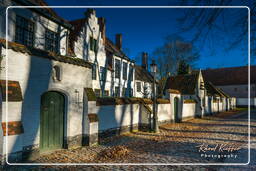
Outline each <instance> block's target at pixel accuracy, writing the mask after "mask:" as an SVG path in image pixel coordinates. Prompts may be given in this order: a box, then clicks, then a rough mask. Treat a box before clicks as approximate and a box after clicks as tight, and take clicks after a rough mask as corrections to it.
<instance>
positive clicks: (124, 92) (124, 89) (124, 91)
mask: <svg viewBox="0 0 256 171" xmlns="http://www.w3.org/2000/svg"><path fill="white" fill-rule="evenodd" d="M125 95H126V88H125V87H124V88H123V92H122V96H123V97H125Z"/></svg>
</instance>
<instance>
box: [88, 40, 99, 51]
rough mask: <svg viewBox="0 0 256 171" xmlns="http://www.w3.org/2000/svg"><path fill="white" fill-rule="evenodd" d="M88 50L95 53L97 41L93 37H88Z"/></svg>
mask: <svg viewBox="0 0 256 171" xmlns="http://www.w3.org/2000/svg"><path fill="white" fill-rule="evenodd" d="M89 46H90V50H91V51H93V52H95V53H96V52H97V40H96V39H94V38H93V37H90V44H89Z"/></svg>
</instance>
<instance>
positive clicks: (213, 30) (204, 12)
mask: <svg viewBox="0 0 256 171" xmlns="http://www.w3.org/2000/svg"><path fill="white" fill-rule="evenodd" d="M181 5H196V6H233V5H239V6H248V7H249V8H250V18H251V21H250V23H251V27H250V29H251V52H252V60H253V61H255V55H256V46H255V43H256V34H255V31H256V1H254V2H253V1H244V0H242V1H235V0H215V1H206V0H197V1H193V2H192V1H188V0H183V1H182V2H181ZM178 22H179V24H180V26H181V28H180V30H181V32H182V33H184V32H187V31H189V32H191V31H192V32H193V33H194V34H193V36H192V42H194V43H195V42H197V43H199V44H201V47H203V46H204V45H208V47H209V48H211V47H212V46H214V45H216V44H220V43H221V45H222V47H223V50H227V51H228V50H232V49H234V48H238V47H240V48H241V49H242V50H245V51H247V49H248V47H247V44H248V43H247V41H248V10H247V8H196V9H193V8H191V9H186V10H184V15H183V16H182V17H180V18H179V19H178ZM212 49H214V48H212ZM245 60H247V59H245Z"/></svg>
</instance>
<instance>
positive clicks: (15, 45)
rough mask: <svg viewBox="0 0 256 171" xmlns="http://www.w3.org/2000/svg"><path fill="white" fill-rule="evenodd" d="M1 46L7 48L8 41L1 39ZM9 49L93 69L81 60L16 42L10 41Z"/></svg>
mask: <svg viewBox="0 0 256 171" xmlns="http://www.w3.org/2000/svg"><path fill="white" fill-rule="evenodd" d="M0 45H2V46H3V47H5V48H6V40H5V39H0ZM8 49H12V50H14V51H16V52H21V53H27V54H29V55H33V56H38V57H42V58H46V59H50V60H55V61H59V62H64V63H69V64H73V65H77V66H82V67H87V68H91V67H92V64H91V63H90V62H87V61H85V60H83V59H80V58H73V57H69V56H63V55H59V54H56V53H53V52H48V51H45V50H41V49H36V48H32V47H27V46H25V45H22V44H20V43H16V42H9V41H8Z"/></svg>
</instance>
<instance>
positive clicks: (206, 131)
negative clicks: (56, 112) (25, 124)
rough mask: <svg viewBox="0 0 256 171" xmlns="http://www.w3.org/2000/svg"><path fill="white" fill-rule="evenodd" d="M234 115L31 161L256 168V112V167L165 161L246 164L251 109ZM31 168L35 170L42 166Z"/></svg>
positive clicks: (253, 148)
mask: <svg viewBox="0 0 256 171" xmlns="http://www.w3.org/2000/svg"><path fill="white" fill-rule="evenodd" d="M234 113H235V112H225V113H221V114H218V115H215V116H208V117H204V118H201V119H192V120H188V121H185V122H183V123H172V124H165V125H161V127H160V133H159V134H154V133H148V132H133V133H127V134H123V135H120V136H115V137H111V138H107V139H105V140H104V141H102V142H101V145H100V146H96V147H82V148H77V149H71V150H59V151H56V152H54V153H50V154H46V155H42V156H41V157H40V158H39V159H38V160H36V161H31V162H34V163H120V164H122V163H159V164H162V165H163V166H149V165H141V164H140V165H138V166H97V165H95V164H93V165H92V166H41V168H48V169H54V170H55V169H57V170H62V169H64V168H65V169H69V170H78V169H79V170H199V169H200V170H234V169H239V170H256V166H255V156H256V153H255V151H256V145H255V142H256V141H255V140H256V136H255V133H256V120H255V116H256V112H255V111H253V112H252V113H251V115H252V116H253V118H252V119H251V153H253V154H254V157H253V160H254V162H251V163H250V165H246V166H230V167H227V166H207V165H204V166H190V165H186V166H178V165H171V166H166V164H165V163H169V164H182V163H183V164H184V163H187V164H188V163H197V164H199V163H204V164H205V163H209V164H210V163H233V164H234V163H236V164H237V163H246V162H247V160H248V155H247V154H248V149H247V145H248V126H247V125H248V122H247V121H248V120H247V112H243V113H241V114H239V115H238V114H234ZM216 146H217V147H216ZM200 147H201V148H200ZM214 147H215V150H214ZM228 147H229V148H228ZM200 149H201V151H200V152H199V150H200ZM227 150H229V151H227ZM204 151H205V152H204ZM253 154H252V155H253ZM252 155H251V156H252ZM23 168H24V167H23ZM26 168H31V169H32V170H33V169H36V168H37V167H26Z"/></svg>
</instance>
